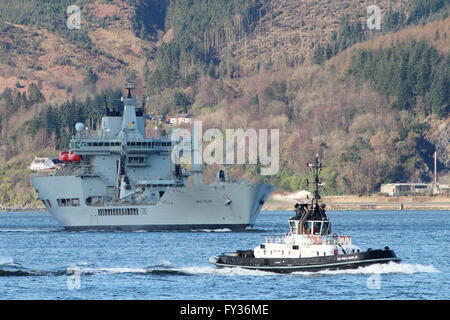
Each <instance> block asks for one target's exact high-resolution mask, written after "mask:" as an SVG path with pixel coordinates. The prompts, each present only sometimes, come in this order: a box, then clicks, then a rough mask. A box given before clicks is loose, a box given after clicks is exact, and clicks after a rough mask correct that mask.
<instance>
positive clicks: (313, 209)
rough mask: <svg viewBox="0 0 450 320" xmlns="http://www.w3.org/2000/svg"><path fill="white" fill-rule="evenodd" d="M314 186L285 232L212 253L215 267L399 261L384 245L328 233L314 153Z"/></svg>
mask: <svg viewBox="0 0 450 320" xmlns="http://www.w3.org/2000/svg"><path fill="white" fill-rule="evenodd" d="M308 167H310V168H312V169H313V170H314V176H315V190H314V198H313V199H312V201H311V203H309V204H308V203H301V204H296V205H295V212H296V215H295V216H294V217H292V218H290V219H289V233H287V234H286V235H284V236H273V237H267V238H266V241H265V242H264V243H262V244H261V245H259V246H258V247H256V248H255V249H253V250H240V251H237V252H233V253H223V254H221V255H219V256H218V257H212V258H211V259H210V262H211V263H213V264H215V265H216V266H218V267H240V268H246V269H254V270H264V271H272V272H280V273H288V272H295V271H319V270H324V269H330V270H336V269H349V268H358V267H361V266H367V265H370V264H376V263H388V262H399V261H400V259H399V258H397V256H396V255H395V253H394V251H392V250H390V249H389V248H388V247H385V248H384V249H378V250H372V249H368V250H367V251H363V250H361V249H360V248H359V247H357V246H355V245H353V243H352V239H351V237H350V236H340V235H337V234H336V233H331V221H330V219H329V218H328V217H327V215H326V212H325V204H323V203H321V198H320V194H319V185H320V181H319V172H320V170H321V169H322V164H321V163H319V159H318V156H316V163H315V164H308Z"/></svg>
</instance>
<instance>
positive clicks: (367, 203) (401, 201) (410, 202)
mask: <svg viewBox="0 0 450 320" xmlns="http://www.w3.org/2000/svg"><path fill="white" fill-rule="evenodd" d="M299 201H300V199H294V198H292V197H289V196H286V197H282V198H280V197H277V198H276V199H274V197H270V198H269V200H268V201H267V202H266V203H265V204H264V206H263V208H262V210H288V211H289V210H294V205H295V204H296V203H297V202H299ZM323 202H324V203H325V204H326V205H327V209H328V210H391V211H392V210H398V211H400V210H442V211H447V210H450V197H381V196H372V197H358V196H325V197H323ZM25 211H26V212H43V211H47V209H46V208H45V207H44V206H36V205H24V206H19V205H14V206H5V205H0V212H25Z"/></svg>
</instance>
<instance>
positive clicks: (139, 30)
mask: <svg viewBox="0 0 450 320" xmlns="http://www.w3.org/2000/svg"><path fill="white" fill-rule="evenodd" d="M71 5H77V6H78V7H79V8H80V29H77V28H75V29H68V27H67V19H68V18H69V17H72V16H73V14H74V13H75V12H76V11H70V10H69V12H68V8H69V6H71ZM372 5H377V6H378V7H379V8H380V9H381V11H380V13H381V24H380V29H376V28H372V29H369V28H368V24H367V20H368V19H370V17H371V16H372V15H373V11H370V12H368V7H369V6H372ZM449 13H450V0H429V1H422V0H409V1H406V0H405V1H403V0H377V1H373V0H370V1H369V0H361V1H353V0H348V1H346V0H344V1H343V0H320V1H319V0H318V1H306V0H305V1H299V0H130V1H125V0H97V1H95V0H70V1H69V0H62V1H52V0H34V1H31V0H30V1H28V0H15V1H13V0H4V1H1V2H0V205H1V204H17V205H22V204H24V203H31V202H33V192H32V188H31V187H30V184H29V180H28V176H29V171H28V170H27V169H26V166H27V165H29V163H30V161H31V160H32V159H33V157H34V156H36V155H51V154H53V155H55V154H56V153H57V151H58V150H60V149H62V148H65V147H66V146H67V144H68V140H69V139H70V136H71V134H72V131H73V125H74V124H75V123H76V122H78V121H83V122H85V123H88V124H92V125H91V127H93V126H95V123H96V122H97V120H98V117H99V114H98V112H97V109H100V108H101V106H102V104H103V100H104V98H105V96H106V97H117V96H119V95H120V91H118V90H120V87H121V86H122V84H123V83H124V82H125V80H129V81H133V82H135V84H136V86H137V87H138V88H139V94H146V95H149V96H150V98H151V99H150V101H151V103H150V104H149V105H148V106H147V108H148V111H151V112H159V113H163V114H168V113H177V112H189V113H192V114H194V115H195V117H196V118H198V119H202V120H204V124H205V126H209V127H218V128H223V129H226V128H256V129H258V128H278V129H280V134H281V136H280V139H281V148H280V151H281V160H282V163H281V170H280V172H279V174H277V175H276V176H272V177H266V178H264V179H266V180H267V181H268V182H270V183H274V184H275V185H277V186H278V187H279V188H281V189H290V190H293V189H298V188H304V187H305V185H304V182H305V173H306V172H305V168H304V165H303V164H304V163H305V162H306V161H308V160H310V157H311V155H313V154H315V153H320V154H321V155H322V157H323V158H324V161H325V162H326V163H327V164H328V165H329V167H328V168H327V170H326V172H325V180H326V183H327V190H326V192H328V193H334V194H343V193H354V194H355V193H356V194H366V193H373V192H377V191H378V190H379V186H380V185H381V183H386V182H394V181H395V182H406V181H416V182H417V181H424V182H427V181H430V179H431V177H432V173H431V170H432V165H433V160H432V155H433V153H434V151H435V150H436V151H437V152H438V173H439V175H440V179H441V180H442V181H445V179H448V172H449V168H450V163H449V156H448V152H449V130H450V129H449V127H450V123H449V111H450V103H449V88H450V57H449V51H450V30H449V25H450V18H449ZM75 21H76V20H75ZM205 169H206V172H207V173H209V174H210V175H211V174H212V169H213V168H205ZM258 172H259V168H258V166H245V167H236V168H234V170H233V173H234V174H235V175H236V176H239V177H247V178H259V177H260V176H259V174H258Z"/></svg>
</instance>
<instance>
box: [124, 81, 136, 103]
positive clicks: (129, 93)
mask: <svg viewBox="0 0 450 320" xmlns="http://www.w3.org/2000/svg"><path fill="white" fill-rule="evenodd" d="M125 89H127V90H128V95H127V99H131V98H132V96H131V90H133V89H134V86H133V84H132V83H131V82H128V83H127V84H126V86H125Z"/></svg>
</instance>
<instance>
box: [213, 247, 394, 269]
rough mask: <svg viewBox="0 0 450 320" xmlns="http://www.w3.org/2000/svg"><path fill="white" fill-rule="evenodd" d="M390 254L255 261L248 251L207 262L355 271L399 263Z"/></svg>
mask: <svg viewBox="0 0 450 320" xmlns="http://www.w3.org/2000/svg"><path fill="white" fill-rule="evenodd" d="M400 261H401V259H400V258H398V257H397V256H396V255H395V253H394V251H393V250H386V249H385V250H381V249H380V250H370V251H366V252H358V253H352V254H340V255H334V256H322V257H311V258H270V259H267V258H255V257H254V256H253V252H252V251H241V252H238V253H236V255H229V254H222V255H220V256H218V257H214V258H211V260H210V262H211V263H213V264H215V265H216V266H217V267H235V268H236V267H238V268H244V269H251V270H261V271H269V272H277V273H291V272H299V271H308V272H315V271H321V270H344V269H356V268H359V267H364V266H368V265H372V264H382V263H389V262H400Z"/></svg>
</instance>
